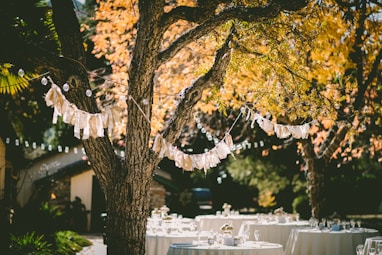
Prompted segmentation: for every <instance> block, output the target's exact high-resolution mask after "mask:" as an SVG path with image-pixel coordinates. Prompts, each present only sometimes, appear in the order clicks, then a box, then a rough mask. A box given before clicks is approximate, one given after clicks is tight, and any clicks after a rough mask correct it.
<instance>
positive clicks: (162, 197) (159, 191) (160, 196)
mask: <svg viewBox="0 0 382 255" xmlns="http://www.w3.org/2000/svg"><path fill="white" fill-rule="evenodd" d="M163 205H166V189H165V187H164V186H163V185H162V184H160V183H158V182H156V181H153V182H152V186H151V189H150V208H151V209H154V208H160V207H161V206H163Z"/></svg>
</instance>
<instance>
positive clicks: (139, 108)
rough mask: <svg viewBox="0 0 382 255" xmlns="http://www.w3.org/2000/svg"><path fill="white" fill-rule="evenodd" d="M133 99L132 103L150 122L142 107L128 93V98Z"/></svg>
mask: <svg viewBox="0 0 382 255" xmlns="http://www.w3.org/2000/svg"><path fill="white" fill-rule="evenodd" d="M130 99H131V100H133V102H134V104H135V105H136V106H137V107H138V110H139V111H140V112H141V113H142V114H143V117H145V119H146V120H147V121H148V122H149V123H151V121H150V119H149V118H148V117H147V115H146V114H145V112H144V111H143V110H142V108H141V107H140V106H139V104H138V103H137V101H135V99H134V97H132V96H130V95H129V100H130Z"/></svg>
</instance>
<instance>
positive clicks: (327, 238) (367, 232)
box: [285, 229, 379, 255]
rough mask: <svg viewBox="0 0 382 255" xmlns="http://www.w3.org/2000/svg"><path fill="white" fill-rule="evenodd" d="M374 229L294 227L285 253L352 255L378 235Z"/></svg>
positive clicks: (295, 254)
mask: <svg viewBox="0 0 382 255" xmlns="http://www.w3.org/2000/svg"><path fill="white" fill-rule="evenodd" d="M378 234H379V233H378V231H377V230H374V229H364V230H363V231H359V230H354V231H329V230H322V231H321V230H317V229H293V230H292V232H291V234H290V235H289V239H288V242H287V245H286V247H285V255H308V254H309V255H352V254H356V252H355V247H356V246H357V245H358V244H363V243H365V240H366V238H368V237H372V236H377V235H378Z"/></svg>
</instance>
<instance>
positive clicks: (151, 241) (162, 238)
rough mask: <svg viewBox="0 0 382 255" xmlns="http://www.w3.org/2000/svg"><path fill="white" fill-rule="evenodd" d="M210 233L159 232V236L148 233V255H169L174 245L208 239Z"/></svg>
mask: <svg viewBox="0 0 382 255" xmlns="http://www.w3.org/2000/svg"><path fill="white" fill-rule="evenodd" d="M208 234H209V233H208V232H205V233H204V232H202V233H200V232H197V231H190V232H183V233H176V234H164V233H163V232H159V233H157V234H153V233H147V234H146V246H145V247H146V255H165V254H167V251H168V248H169V247H170V245H171V244H172V243H184V242H192V241H195V240H198V237H200V238H203V237H205V238H207V236H208Z"/></svg>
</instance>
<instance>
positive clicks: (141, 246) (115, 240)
mask: <svg viewBox="0 0 382 255" xmlns="http://www.w3.org/2000/svg"><path fill="white" fill-rule="evenodd" d="M150 179H151V178H147V177H142V178H140V181H139V182H137V181H135V182H134V181H133V182H124V181H119V182H118V183H115V184H114V185H111V186H110V188H108V192H107V193H108V195H107V197H106V203H107V204H106V206H107V215H108V221H107V229H106V233H107V234H106V237H107V246H108V253H107V254H110V255H111V254H121V255H125V254H141V255H144V254H145V234H146V223H147V217H148V215H149V210H148V209H149V203H148V202H149V199H148V198H149V195H148V192H149V189H150V188H149V186H150V183H151V180H150ZM126 201H131V202H129V203H126Z"/></svg>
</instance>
